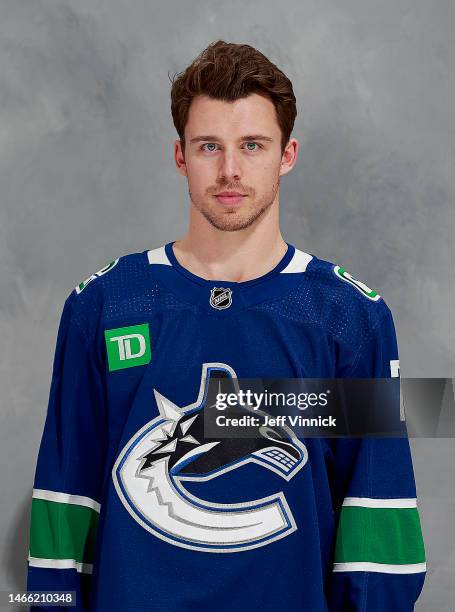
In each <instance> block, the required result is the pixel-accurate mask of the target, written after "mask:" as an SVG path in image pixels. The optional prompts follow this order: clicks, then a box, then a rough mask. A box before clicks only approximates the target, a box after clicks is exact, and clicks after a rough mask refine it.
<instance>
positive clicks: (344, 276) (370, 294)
mask: <svg viewBox="0 0 455 612" xmlns="http://www.w3.org/2000/svg"><path fill="white" fill-rule="evenodd" d="M333 271H334V272H335V274H336V275H337V276H338V278H341V280H344V281H346V282H347V283H349V284H350V285H352V286H353V287H355V288H356V289H357V290H358V291H360V293H363V295H364V296H365V297H367V298H368V299H369V300H372V301H373V302H377V301H378V300H379V299H381V296H380V295H379V293H376V291H375V290H374V289H371V288H370V287H368V285H366V284H365V283H362V281H359V280H357V279H356V278H354V277H353V276H352V274H349V272H346V270H345V269H344V268H341V267H340V266H334V267H333Z"/></svg>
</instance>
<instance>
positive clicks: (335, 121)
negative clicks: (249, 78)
mask: <svg viewBox="0 0 455 612" xmlns="http://www.w3.org/2000/svg"><path fill="white" fill-rule="evenodd" d="M283 7H284V8H282V9H281V8H278V4H277V2H276V1H275V0H268V1H264V0H262V1H250V2H245V0H241V1H239V0H230V1H227V0H223V1H218V0H217V1H214V0H212V1H208V0H207V1H202V0H192V1H181V2H177V1H176V0H171V1H169V0H166V2H164V0H163V1H162V2H152V1H151V0H61V1H50V0H9V1H8V0H1V1H0V33H1V34H0V45H1V54H0V108H1V115H0V172H1V216H0V258H1V262H2V266H1V276H0V296H1V304H0V333H1V335H2V338H3V341H2V350H1V353H0V363H1V370H0V376H1V400H0V401H1V412H0V418H1V431H0V442H1V444H0V462H1V470H0V473H1V501H0V504H1V513H0V527H1V529H0V550H1V569H0V572H1V575H0V588H22V587H23V584H24V583H23V580H24V570H25V558H26V554H27V545H28V520H29V504H30V493H31V486H32V479H33V473H34V468H35V461H36V454H37V448H38V443H39V440H40V436H41V431H42V427H43V423H44V415H45V410H46V406H47V399H48V393H49V385H50V374H51V366H52V358H53V351H54V346H55V340H56V333H57V325H58V320H59V317H60V313H61V309H62V306H63V302H64V299H65V297H66V296H67V295H68V293H69V292H70V291H71V289H72V288H73V286H74V285H75V284H76V283H78V282H79V281H81V280H83V279H84V278H86V277H87V276H89V275H90V274H91V273H93V272H95V271H96V270H99V269H100V268H101V267H102V266H104V265H105V264H106V263H107V262H109V261H111V260H112V259H114V258H116V257H118V256H120V255H122V254H125V253H128V252H132V251H138V250H144V249H146V248H152V247H156V246H160V245H162V244H164V243H165V242H167V241H170V240H174V239H177V238H178V237H180V236H181V235H182V234H183V232H184V231H185V229H186V223H187V211H188V198H187V191H186V181H185V179H184V178H183V177H181V176H180V175H178V174H177V171H176V170H175V168H174V163H173V156H172V143H173V140H174V138H175V137H176V134H175V132H174V128H173V125H172V121H171V114H170V102H169V90H170V84H169V79H168V72H170V73H171V74H173V73H174V72H176V71H180V70H182V69H183V68H184V67H186V65H187V64H188V63H189V62H190V61H191V60H192V59H193V58H194V57H195V55H197V53H199V52H200V51H201V50H202V49H203V48H204V47H205V46H206V45H207V44H209V43H210V42H212V41H213V40H216V39H218V38H223V39H224V40H227V41H230V42H247V43H249V44H251V45H253V46H256V47H258V48H259V49H260V50H261V51H263V52H264V53H265V54H266V55H268V56H269V57H270V59H271V60H272V61H274V62H276V63H277V64H278V65H279V66H280V67H281V68H282V69H283V70H284V71H285V72H286V73H287V74H288V76H289V77H290V78H291V80H292V81H293V83H294V88H295V93H296V96H297V98H298V110H299V115H298V118H297V122H296V125H295V130H294V136H295V137H296V138H298V139H299V140H300V142H301V146H302V148H301V151H300V158H299V162H298V165H297V167H296V168H295V169H294V170H293V172H291V173H290V174H289V175H288V176H286V177H285V178H284V180H283V182H282V190H281V215H282V229H283V235H284V237H285V239H286V240H287V241H288V242H292V243H294V244H295V245H296V246H297V247H298V248H301V249H303V250H306V251H310V252H313V253H315V254H316V255H318V256H319V257H321V258H324V259H329V260H332V261H335V262H337V263H339V264H340V265H343V266H344V267H346V268H347V270H348V271H349V272H351V274H353V275H354V276H356V277H358V278H360V279H362V280H363V281H364V282H366V283H367V284H369V285H370V286H372V287H373V288H375V289H376V290H377V291H378V292H379V293H381V294H382V295H383V296H384V297H385V299H386V301H387V303H388V304H389V306H390V308H391V309H392V312H393V314H394V319H395V324H396V329H397V335H398V342H399V348H400V357H401V374H402V376H413V377H418V376H434V377H445V376H448V377H453V376H454V375H455V367H454V364H455V350H454V346H455V326H454V314H453V313H454V309H453V299H454V297H455V283H454V273H453V268H452V266H453V261H454V259H455V258H454V255H455V246H454V242H455V241H454V229H455V208H454V202H453V200H454V191H455V178H454V142H455V121H454V116H453V110H454V108H455V100H454V90H455V83H454V69H453V67H454V64H455V52H454V50H455V45H454V39H453V29H454V25H455V5H454V3H453V0H436V1H433V2H430V0H381V2H376V1H373V0H344V1H343V2H338V1H337V0H317V1H316V0H314V1H312V0H288V2H287V3H285V4H284V5H283ZM453 447H454V440H453V439H446V440H431V439H426V440H422V439H420V440H413V441H412V451H413V458H414V466H415V472H416V480H417V487H418V495H419V500H420V509H421V516H422V522H423V529H424V535H425V542H426V550H427V556H428V566H429V570H428V576H427V581H426V584H425V587H424V591H423V594H422V596H421V598H420V601H419V603H418V605H417V607H416V609H418V610H422V611H423V610H432V611H438V612H443V611H449V610H453V595H454V586H453V585H454V580H455V572H454V566H455V535H454V534H455V530H454V529H453V521H452V519H453V517H454V512H455V487H454V476H453V462H454V458H455V457H454V455H455V453H454V451H453Z"/></svg>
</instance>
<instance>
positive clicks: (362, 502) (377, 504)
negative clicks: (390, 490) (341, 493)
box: [342, 497, 417, 508]
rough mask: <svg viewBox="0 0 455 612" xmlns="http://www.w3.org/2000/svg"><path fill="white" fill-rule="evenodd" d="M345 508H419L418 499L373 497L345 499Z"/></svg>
mask: <svg viewBox="0 0 455 612" xmlns="http://www.w3.org/2000/svg"><path fill="white" fill-rule="evenodd" d="M342 505H343V506H363V507H364V508H417V499H416V498H415V497H414V498H402V499H389V498H387V499H376V498H372V497H345V498H344V501H343V504H342Z"/></svg>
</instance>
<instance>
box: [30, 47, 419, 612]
mask: <svg viewBox="0 0 455 612" xmlns="http://www.w3.org/2000/svg"><path fill="white" fill-rule="evenodd" d="M171 97H172V115H173V119H174V123H175V126H176V129H177V132H178V134H179V139H178V140H177V141H176V143H175V149H174V153H175V162H176V165H177V168H178V171H179V172H180V173H181V174H182V175H183V176H185V177H186V179H187V180H188V187H189V196H190V200H191V205H190V222H189V229H188V232H187V233H186V235H185V236H184V237H183V238H182V239H181V240H178V241H174V242H169V243H167V244H165V245H163V246H160V247H156V246H155V247H154V248H151V249H149V250H145V251H143V252H140V253H131V254H128V255H124V256H122V257H119V258H117V259H115V260H114V261H113V262H111V263H110V264H109V265H107V266H105V267H104V268H102V269H101V270H99V271H98V272H97V273H95V274H93V275H92V276H90V277H89V278H88V279H86V280H85V281H84V282H82V283H80V284H79V285H78V286H77V287H75V289H74V290H73V291H72V292H71V294H70V295H69V296H68V298H67V300H66V302H65V306H64V309H63V313H62V318H61V322H60V327H59V333H58V339H57V346H56V353H55V360H54V369H53V376H52V384H51V391H50V398H49V406H48V412H47V418H46V423H45V428H44V434H43V439H42V442H41V447H40V452H39V457H38V465H37V470H36V477H35V484H34V492H33V503H32V519H31V538H30V555H29V580H28V588H29V589H30V590H45V589H49V590H59V589H60V590H73V591H76V595H77V609H90V610H109V611H117V610H119V611H120V610H122V611H123V610H141V611H148V610H160V611H161V610H162V611H166V612H173V611H189V610H217V611H223V610H239V611H246V610H251V609H255V608H256V607H257V608H259V609H261V610H263V611H268V610H274V611H275V610H289V611H293V610H295V611H297V610H308V611H311V612H323V611H327V610H332V611H335V610H337V611H349V610H355V611H359V612H360V611H361V610H362V611H366V610H367V611H368V612H379V611H380V612H384V611H387V612H393V611H396V612H398V611H399V612H405V611H410V610H413V609H414V602H415V601H416V599H417V597H418V596H419V593H420V591H421V589H422V585H423V581H424V577H425V569H426V567H425V554H424V548H423V542H422V535H421V530H420V522H419V515H418V511H417V505H416V491H415V485H414V476H413V470H412V463H411V455H410V450H409V443H408V441H407V439H406V438H397V439H375V438H364V439H352V438H342V439H337V440H335V439H329V438H308V439H305V440H301V439H298V438H297V437H296V436H295V434H294V433H293V432H292V430H290V429H289V428H282V429H280V430H278V429H277V430H273V429H272V430H271V431H270V430H268V431H265V430H262V436H260V437H258V438H255V439H253V440H251V439H250V440H247V441H246V442H245V440H242V439H240V438H239V439H235V438H231V439H221V438H220V439H213V438H208V437H205V435H204V427H203V420H202V417H203V415H204V414H205V411H207V410H209V408H210V406H212V405H213V399H214V393H215V387H216V385H214V381H215V380H217V381H218V382H217V384H221V382H222V383H223V388H226V389H234V390H235V389H236V380H237V378H239V379H240V378H242V377H243V378H255V377H260V378H268V377H269V378H272V377H273V378H279V377H283V378H298V377H309V378H317V377H321V378H324V377H326V378H334V377H352V378H355V377H364V378H367V377H390V376H394V375H395V376H397V375H398V352H397V345H396V337H395V330H394V325H393V320H392V315H391V312H390V310H389V308H388V306H387V305H386V303H385V301H384V300H383V298H382V297H381V296H379V295H378V294H377V293H376V292H374V291H372V290H371V289H369V288H368V287H367V286H366V285H365V284H364V283H361V282H359V281H357V280H356V279H355V278H353V277H352V275H350V274H349V273H347V272H346V271H345V270H344V269H343V268H340V267H339V266H337V265H335V264H333V263H330V262H327V261H324V260H322V259H319V258H318V257H316V256H315V255H313V254H310V253H306V252H305V251H302V250H299V249H297V248H295V247H294V246H293V245H291V244H288V243H286V242H285V240H284V239H283V237H282V236H281V233H280V228H279V185H280V178H281V176H283V175H285V174H286V173H288V172H289V171H290V170H291V169H292V168H293V166H294V165H295V163H296V160H297V153H298V142H297V140H296V139H295V138H291V132H292V128H293V124H294V119H295V116H296V108H295V97H294V94H293V90H292V84H291V82H290V81H289V79H288V78H287V77H286V76H285V75H284V74H283V73H282V72H281V71H280V70H279V69H278V68H277V67H276V66H275V65H274V64H272V63H271V62H270V61H269V60H268V59H267V58H266V57H264V56H263V55H262V54H261V53H259V52H258V51H257V50H255V49H253V48H252V47H250V46H248V45H237V44H227V43H225V42H223V41H218V42H216V43H214V44H212V45H210V46H209V47H208V48H207V49H206V50H205V51H203V52H202V54H201V55H200V56H199V57H198V58H197V59H196V60H195V61H194V62H193V63H192V64H191V65H190V66H189V67H188V68H187V69H186V71H185V72H183V73H181V74H180V75H178V78H177V79H176V80H174V82H173V87H172V95H171Z"/></svg>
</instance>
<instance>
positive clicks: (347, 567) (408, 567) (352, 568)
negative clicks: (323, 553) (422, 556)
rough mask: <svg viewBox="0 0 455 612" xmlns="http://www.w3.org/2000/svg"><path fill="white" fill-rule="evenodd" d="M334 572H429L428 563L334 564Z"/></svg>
mask: <svg viewBox="0 0 455 612" xmlns="http://www.w3.org/2000/svg"><path fill="white" fill-rule="evenodd" d="M333 571H334V572H380V573H382V574H418V573H420V572H426V571H427V564H426V563H408V564H405V563H404V564H402V565H388V564H387V563H369V562H364V561H362V562H355V563H334V564H333Z"/></svg>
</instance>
